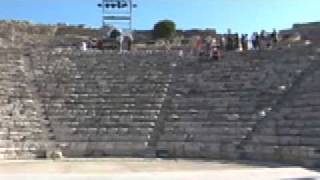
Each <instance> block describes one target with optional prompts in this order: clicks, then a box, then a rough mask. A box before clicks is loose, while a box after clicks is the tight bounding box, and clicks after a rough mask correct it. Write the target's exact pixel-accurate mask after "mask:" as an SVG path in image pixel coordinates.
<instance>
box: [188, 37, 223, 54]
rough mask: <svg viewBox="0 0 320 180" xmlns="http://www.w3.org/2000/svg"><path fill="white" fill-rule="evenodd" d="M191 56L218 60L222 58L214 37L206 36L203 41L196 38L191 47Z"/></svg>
mask: <svg viewBox="0 0 320 180" xmlns="http://www.w3.org/2000/svg"><path fill="white" fill-rule="evenodd" d="M193 54H194V55H199V56H201V57H208V58H209V59H214V60H219V59H221V58H222V57H223V54H222V51H220V44H219V42H218V41H217V39H216V38H215V37H211V36H208V37H206V38H205V39H203V38H201V37H196V39H195V43H194V45H193Z"/></svg>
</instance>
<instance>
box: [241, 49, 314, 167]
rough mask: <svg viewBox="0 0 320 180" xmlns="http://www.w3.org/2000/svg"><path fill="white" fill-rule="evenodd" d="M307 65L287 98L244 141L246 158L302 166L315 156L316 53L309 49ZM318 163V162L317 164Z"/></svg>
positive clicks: (311, 161)
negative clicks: (246, 140)
mask: <svg viewBox="0 0 320 180" xmlns="http://www.w3.org/2000/svg"><path fill="white" fill-rule="evenodd" d="M310 60H311V62H312V63H311V64H310V63H308V64H309V68H307V69H306V72H305V73H303V74H302V77H301V78H300V80H299V82H296V83H295V84H293V86H292V88H291V92H290V93H289V95H288V98H286V99H284V101H283V102H282V103H281V106H279V107H278V108H277V109H276V110H275V112H272V113H271V114H270V116H267V118H266V120H265V121H264V122H262V123H261V125H260V126H259V127H258V128H257V131H256V132H255V133H254V134H253V135H252V138H251V139H250V140H249V141H248V142H247V143H246V145H245V151H246V158H250V159H255V160H264V161H266V160H270V161H281V162H290V163H299V164H305V165H308V166H309V165H316V164H317V161H318V159H319V154H318V149H319V135H320V134H319V133H320V128H319V126H318V125H319V122H318V119H319V117H320V113H319V108H318V107H319V105H320V101H319V97H320V95H319V92H318V91H319V80H318V76H319V75H320V74H319V68H320V63H319V56H317V55H315V53H314V52H313V53H312V52H311V53H310V56H309V58H306V59H305V62H306V63H307V62H308V61H310ZM317 165H319V163H318V164H317Z"/></svg>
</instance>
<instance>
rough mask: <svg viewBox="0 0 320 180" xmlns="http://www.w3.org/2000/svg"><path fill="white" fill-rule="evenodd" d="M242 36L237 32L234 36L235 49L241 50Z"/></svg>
mask: <svg viewBox="0 0 320 180" xmlns="http://www.w3.org/2000/svg"><path fill="white" fill-rule="evenodd" d="M240 44H241V43H240V37H239V34H238V33H236V34H235V37H234V50H240V49H241V47H240Z"/></svg>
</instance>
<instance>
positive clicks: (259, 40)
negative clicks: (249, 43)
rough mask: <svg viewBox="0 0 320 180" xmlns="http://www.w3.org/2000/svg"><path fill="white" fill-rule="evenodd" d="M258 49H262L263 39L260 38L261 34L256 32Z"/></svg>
mask: <svg viewBox="0 0 320 180" xmlns="http://www.w3.org/2000/svg"><path fill="white" fill-rule="evenodd" d="M256 49H259V50H260V49H261V37H260V36H259V33H257V32H256Z"/></svg>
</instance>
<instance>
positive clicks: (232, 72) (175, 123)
mask: <svg viewBox="0 0 320 180" xmlns="http://www.w3.org/2000/svg"><path fill="white" fill-rule="evenodd" d="M294 54H295V53H294V50H278V51H272V53H271V52H268V51H266V52H261V53H260V54H256V53H253V54H249V55H248V56H244V57H241V56H240V55H239V54H237V55H234V56H233V55H229V56H228V57H226V59H224V60H223V61H221V62H213V63H204V64H201V63H200V64H199V62H195V61H193V62H192V61H191V62H182V63H181V64H180V65H179V66H178V67H177V69H176V71H175V72H176V73H175V74H174V76H173V77H174V79H173V84H172V88H171V89H173V90H172V91H171V92H169V96H171V97H172V100H171V102H170V103H169V104H170V106H169V107H168V108H167V113H168V116H167V117H165V123H164V124H165V125H164V130H163V134H162V136H161V138H160V142H159V144H158V149H159V150H168V154H169V156H171V157H211V158H235V156H237V154H238V152H239V150H238V148H239V147H241V146H242V141H244V140H245V139H247V138H249V136H250V134H251V132H253V131H254V130H255V127H256V125H257V124H258V123H259V120H260V119H262V118H263V117H264V116H265V114H267V113H268V111H270V110H272V108H273V107H274V106H275V105H276V104H277V103H278V102H277V99H278V98H279V97H281V96H283V93H284V91H285V89H286V88H284V90H281V86H283V87H290V84H291V82H293V81H294V79H295V78H297V77H298V76H299V72H300V71H303V70H304V68H306V67H307V66H308V62H303V57H304V55H301V56H300V55H299V56H296V55H295V56H294Z"/></svg>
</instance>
